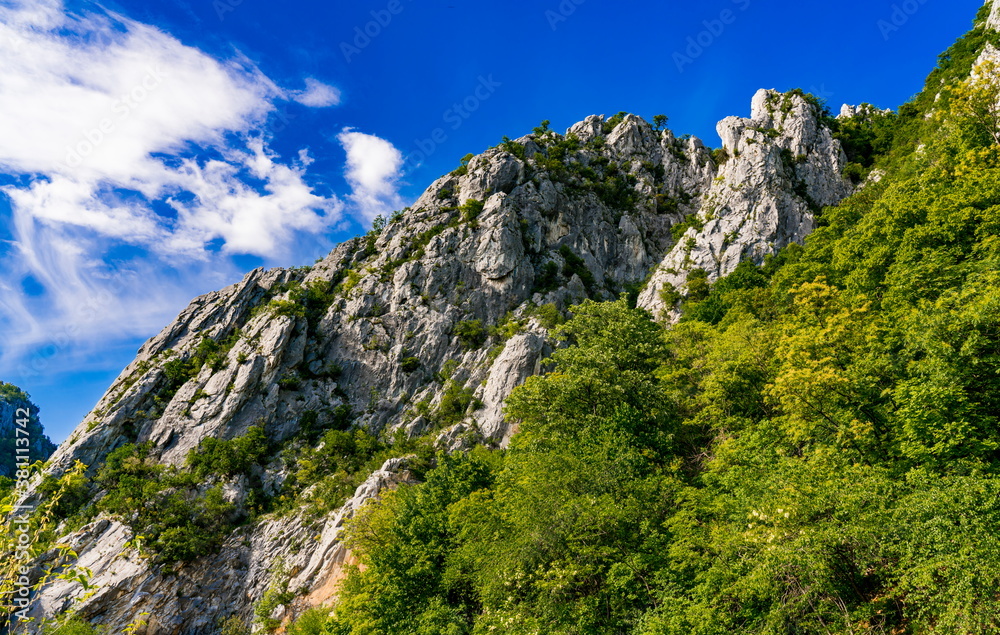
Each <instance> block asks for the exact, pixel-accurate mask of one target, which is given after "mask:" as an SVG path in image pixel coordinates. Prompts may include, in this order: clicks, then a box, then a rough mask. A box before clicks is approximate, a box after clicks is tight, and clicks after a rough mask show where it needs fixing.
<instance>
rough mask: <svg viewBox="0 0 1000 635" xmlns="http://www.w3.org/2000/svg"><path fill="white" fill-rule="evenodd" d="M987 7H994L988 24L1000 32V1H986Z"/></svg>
mask: <svg viewBox="0 0 1000 635" xmlns="http://www.w3.org/2000/svg"><path fill="white" fill-rule="evenodd" d="M986 4H987V5H992V9H991V10H990V17H989V19H988V20H987V22H986V24H987V25H989V26H991V27H993V28H994V29H995V30H997V31H1000V0H986Z"/></svg>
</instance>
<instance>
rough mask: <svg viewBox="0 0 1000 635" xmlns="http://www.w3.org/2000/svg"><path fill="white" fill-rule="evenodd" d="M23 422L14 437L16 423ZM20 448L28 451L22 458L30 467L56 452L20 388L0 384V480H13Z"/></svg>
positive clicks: (36, 409)
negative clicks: (25, 420)
mask: <svg viewBox="0 0 1000 635" xmlns="http://www.w3.org/2000/svg"><path fill="white" fill-rule="evenodd" d="M25 412H27V413H28V414H27V417H25V414H24V413H25ZM24 419H27V423H26V425H25V426H23V427H22V428H21V432H20V433H18V432H17V429H18V427H19V426H18V424H17V422H18V421H19V420H24ZM18 439H21V442H20V443H18V441H17V440H18ZM24 444H27V449H28V456H27V457H25V458H27V459H28V461H29V462H30V463H34V462H35V461H44V460H46V459H48V458H49V456H51V455H52V453H53V452H54V451H55V449H56V446H55V445H53V443H52V441H50V440H49V438H48V437H47V436H46V435H45V430H44V429H43V428H42V422H41V420H40V418H39V411H38V406H36V405H35V404H34V403H32V402H31V399H30V397H29V396H28V395H27V393H25V392H24V391H23V390H21V389H20V388H18V387H16V386H14V385H13V384H8V383H5V382H2V381H0V476H5V477H7V478H10V479H13V478H14V476H15V471H16V470H17V463H18V462H19V461H18V458H19V456H20V455H19V453H18V452H16V449H17V448H24V447H25V446H24Z"/></svg>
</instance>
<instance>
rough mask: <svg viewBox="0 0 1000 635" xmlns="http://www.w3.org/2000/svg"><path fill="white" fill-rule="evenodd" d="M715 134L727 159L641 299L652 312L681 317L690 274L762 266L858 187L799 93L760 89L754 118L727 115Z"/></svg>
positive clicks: (798, 240)
mask: <svg viewBox="0 0 1000 635" xmlns="http://www.w3.org/2000/svg"><path fill="white" fill-rule="evenodd" d="M718 132H719V136H720V137H721V138H722V143H723V149H724V151H725V153H726V155H727V156H728V159H727V160H726V161H725V162H724V163H723V165H722V166H720V169H719V172H718V175H717V176H716V177H715V179H714V180H713V183H712V185H711V187H710V188H709V189H708V190H707V191H706V192H705V193H704V194H703V195H702V199H703V200H702V204H701V209H700V210H699V213H698V216H697V219H696V223H693V226H692V227H691V228H690V229H688V230H687V231H686V232H685V233H684V234H683V236H682V237H681V239H680V240H679V241H678V243H677V244H676V245H675V246H674V247H673V249H672V250H671V251H670V252H669V253H668V254H667V256H666V258H664V260H663V262H662V263H661V264H660V266H659V268H658V269H657V270H656V272H655V273H654V275H653V277H652V279H651V280H650V283H649V284H648V285H647V287H646V289H645V290H644V291H643V292H642V294H641V295H640V296H639V305H640V306H642V307H644V308H646V309H648V310H649V311H651V312H653V313H654V314H655V315H665V316H667V317H675V316H676V315H677V313H676V306H675V305H674V303H673V302H672V301H671V297H672V293H671V292H683V290H684V289H685V285H686V282H687V276H688V274H689V272H690V271H692V270H694V269H703V270H704V271H705V272H706V273H707V274H708V279H709V280H710V281H714V280H716V279H717V278H719V277H721V276H724V275H726V274H728V273H730V272H731V271H733V270H734V269H735V268H736V266H737V265H738V264H739V263H740V262H742V261H743V260H751V261H753V262H754V263H757V264H760V263H762V262H763V261H764V259H765V257H766V256H768V255H771V254H775V253H777V252H778V251H779V250H780V249H782V248H783V247H785V246H786V245H789V244H791V243H793V242H794V243H801V242H802V241H803V240H804V239H805V237H806V236H807V235H808V234H809V233H810V232H811V231H812V230H813V227H814V224H815V214H816V212H818V211H819V210H820V209H821V208H822V207H824V206H827V205H835V204H837V203H839V202H840V201H841V200H843V199H844V198H846V197H847V196H848V195H850V194H851V192H852V191H853V187H852V185H851V184H850V182H849V181H848V180H847V179H845V178H844V177H843V176H842V174H843V170H844V167H845V166H846V165H847V157H846V155H845V154H844V151H843V149H842V148H841V146H840V142H839V141H837V140H835V139H834V138H833V134H832V133H831V131H830V129H829V128H828V127H827V126H825V125H824V123H823V120H822V113H821V112H820V110H819V108H818V106H817V105H815V104H814V103H811V102H810V101H809V100H807V99H806V98H805V97H804V96H802V95H798V94H794V93H788V94H785V95H782V94H781V93H778V92H775V91H772V90H761V91H759V92H758V93H757V94H756V95H755V96H754V99H753V105H752V113H751V116H750V118H749V119H741V118H739V117H729V118H727V119H724V120H723V121H722V122H720V123H719V126H718ZM664 289H667V291H668V293H664ZM674 297H676V296H674Z"/></svg>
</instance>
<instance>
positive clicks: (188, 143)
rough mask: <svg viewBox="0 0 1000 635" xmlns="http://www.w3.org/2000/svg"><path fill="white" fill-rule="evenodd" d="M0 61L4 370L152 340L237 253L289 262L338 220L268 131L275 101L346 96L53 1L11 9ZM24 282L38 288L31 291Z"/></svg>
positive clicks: (229, 268) (217, 282) (337, 204)
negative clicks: (34, 358)
mask: <svg viewBox="0 0 1000 635" xmlns="http://www.w3.org/2000/svg"><path fill="white" fill-rule="evenodd" d="M0 59H2V60H3V69H2V72H0V113H2V116H0V172H2V173H6V174H9V175H13V176H15V177H17V179H16V181H15V182H16V185H9V186H6V187H4V188H2V191H3V194H5V195H6V197H7V199H8V200H9V202H10V207H11V209H10V211H9V214H5V213H4V212H3V211H2V209H3V205H2V204H0V218H3V217H7V218H9V222H10V232H9V233H10V234H11V235H12V236H13V240H12V241H11V242H10V243H8V244H3V243H0V290H3V300H2V302H0V372H9V371H10V369H12V368H14V367H15V366H16V365H17V364H20V363H22V362H23V360H24V359H25V355H26V354H27V353H28V352H29V351H32V350H37V349H38V347H40V346H43V345H45V344H47V343H51V342H52V341H53V340H54V339H57V340H59V341H60V342H61V343H60V344H58V347H59V348H60V350H61V351H62V352H64V353H65V358H66V359H71V358H72V357H73V356H77V355H84V356H85V355H86V354H87V352H88V351H90V352H93V351H97V350H100V349H101V348H102V347H103V346H107V345H109V343H110V342H112V341H121V340H122V338H135V337H146V336H148V335H150V334H152V333H154V332H155V331H157V330H158V329H159V328H160V327H162V326H163V325H164V324H165V323H166V322H167V321H168V320H170V319H172V318H173V317H174V315H175V314H176V311H177V310H178V309H179V308H181V307H182V306H183V305H184V303H186V301H187V300H189V299H190V298H191V297H192V296H193V295H194V294H195V293H200V292H204V291H208V290H210V289H214V288H218V287H220V286H222V285H224V284H227V283H229V282H231V281H232V280H233V279H234V278H236V277H238V276H239V275H240V273H241V272H240V271H239V270H238V268H237V267H236V266H235V265H234V264H233V261H232V258H231V257H232V256H234V255H242V254H249V255H254V256H258V257H260V258H263V259H265V261H268V262H278V261H279V260H281V259H284V260H285V261H288V260H289V259H290V254H291V252H292V250H293V249H294V250H296V252H297V253H301V250H302V249H305V248H306V246H307V245H311V246H312V247H313V248H316V247H317V246H318V245H321V244H324V242H325V240H326V239H325V238H324V237H323V236H324V234H325V233H326V232H328V231H329V230H330V228H331V227H334V226H335V225H337V224H338V223H340V222H342V219H343V209H344V206H343V204H342V203H341V201H340V200H339V199H337V198H336V197H335V196H333V195H324V194H320V193H317V192H316V191H314V189H313V187H312V186H311V185H310V184H309V183H308V175H307V170H308V169H309V167H310V165H311V163H312V159H311V157H310V156H309V154H308V152H307V151H302V152H300V153H299V154H298V156H297V157H295V158H294V159H295V160H293V161H291V162H284V161H282V160H281V158H280V157H278V156H276V155H275V154H274V153H273V152H272V151H271V150H270V149H269V148H268V145H267V141H266V139H267V137H266V135H265V134H264V133H263V127H264V125H265V124H266V123H267V118H268V116H269V114H271V113H273V112H275V103H276V102H279V101H282V100H294V101H297V102H299V103H301V104H304V105H306V106H310V107H328V106H333V105H336V104H337V103H339V99H340V94H339V91H337V89H336V88H333V87H331V86H328V85H326V84H323V83H321V82H319V81H318V80H315V79H313V78H307V79H306V80H305V90H303V91H299V92H295V91H287V90H284V89H282V88H280V87H279V86H277V85H276V84H275V83H274V82H272V81H271V80H270V79H269V78H268V77H266V76H265V75H264V74H263V73H262V72H261V71H260V70H259V69H257V68H256V67H255V66H254V65H253V64H252V63H250V62H249V61H248V60H247V59H245V58H239V57H238V58H236V59H230V60H219V59H215V58H213V57H211V56H209V55H207V54H205V53H204V52H202V51H200V50H198V49H195V48H192V47H190V46H185V45H183V44H182V43H181V42H179V41H178V40H177V39H175V38H173V37H172V36H170V35H169V34H167V33H164V32H163V31H161V30H159V29H156V28H154V27H152V26H149V25H145V24H141V23H138V22H135V21H133V20H130V19H128V18H126V17H123V16H121V15H117V14H113V13H101V12H83V13H80V12H72V13H71V12H69V11H67V10H66V9H65V7H64V6H63V5H62V3H61V2H60V1H59V0H23V1H21V2H17V1H16V0H15V1H13V2H6V3H3V4H0ZM371 139H375V137H371ZM389 147H391V146H389ZM366 182H367V181H366ZM29 277H30V278H32V279H34V280H36V281H38V282H39V283H41V286H42V287H44V293H42V294H41V295H28V294H25V293H22V289H21V281H22V280H23V279H25V278H29ZM70 351H72V355H71V354H70Z"/></svg>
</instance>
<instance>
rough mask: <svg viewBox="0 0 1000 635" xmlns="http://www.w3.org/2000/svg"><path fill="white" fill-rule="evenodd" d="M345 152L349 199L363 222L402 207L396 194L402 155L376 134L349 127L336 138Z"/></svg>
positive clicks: (400, 199)
mask: <svg viewBox="0 0 1000 635" xmlns="http://www.w3.org/2000/svg"><path fill="white" fill-rule="evenodd" d="M337 138H338V139H339V140H340V143H341V145H343V146H344V150H345V151H346V152H347V171H346V176H347V181H348V183H350V185H351V188H352V189H353V192H352V194H351V200H352V201H353V202H354V204H355V205H356V206H357V208H358V211H359V212H360V213H361V215H362V217H363V218H364V219H365V220H366V221H369V222H370V221H371V220H373V219H374V218H375V217H376V216H378V215H379V214H385V213H386V212H391V211H393V210H396V209H399V208H401V207H402V206H403V199H402V197H401V196H400V195H399V179H400V177H401V176H402V174H401V169H402V167H403V154H402V153H401V152H400V151H399V150H397V149H396V148H395V147H394V146H393V145H392V144H391V143H389V142H388V141H386V140H385V139H380V138H379V137H376V136H373V135H368V134H364V133H361V132H356V131H354V130H352V129H350V128H344V130H343V131H342V132H341V133H340V135H339V136H338V137H337Z"/></svg>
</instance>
